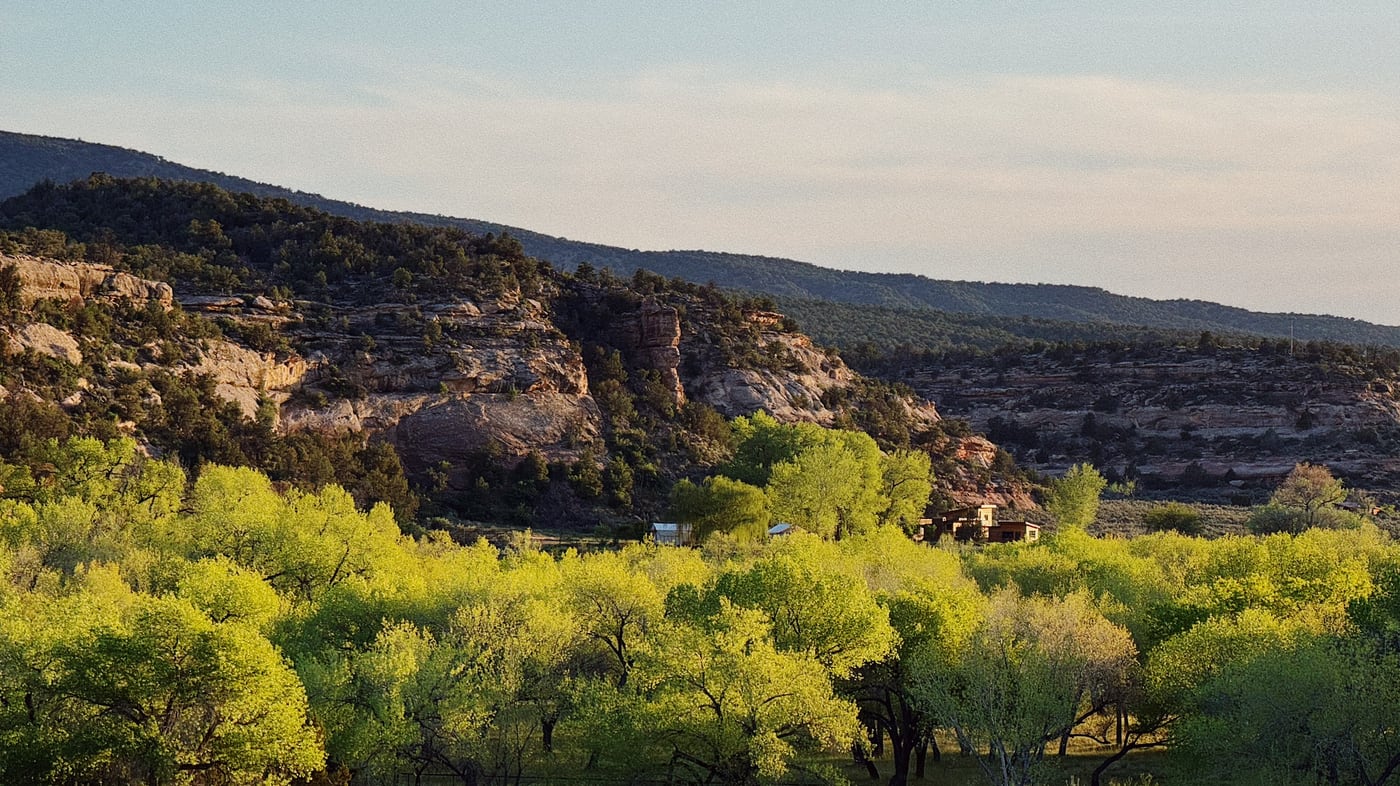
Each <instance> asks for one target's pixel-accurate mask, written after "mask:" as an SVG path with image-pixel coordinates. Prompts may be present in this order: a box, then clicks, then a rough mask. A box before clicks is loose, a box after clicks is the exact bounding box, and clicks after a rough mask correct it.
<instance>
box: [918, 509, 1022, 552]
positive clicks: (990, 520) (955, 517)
mask: <svg viewBox="0 0 1400 786" xmlns="http://www.w3.org/2000/svg"><path fill="white" fill-rule="evenodd" d="M944 535H952V536H953V539H954V540H975V541H979V542H983V543H1012V542H1016V541H1022V540H1024V541H1030V542H1035V541H1037V540H1040V525H1039V524H1034V523H1032V522H1029V521H1026V520H1025V518H1024V517H1023V518H1019V519H1003V518H998V516H997V506H996V505H992V504H984V505H976V506H971V507H965V508H954V509H953V510H950V511H948V512H946V513H944V514H943V515H941V516H939V517H938V522H937V525H936V526H935V528H934V539H935V540H936V539H937V538H940V537H943V536H944Z"/></svg>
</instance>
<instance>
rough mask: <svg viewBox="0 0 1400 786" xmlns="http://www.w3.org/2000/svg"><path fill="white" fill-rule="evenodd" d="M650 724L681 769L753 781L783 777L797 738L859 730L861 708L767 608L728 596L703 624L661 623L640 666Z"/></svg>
mask: <svg viewBox="0 0 1400 786" xmlns="http://www.w3.org/2000/svg"><path fill="white" fill-rule="evenodd" d="M637 680H638V682H639V683H640V684H641V686H642V687H643V689H644V690H645V691H646V694H647V696H648V701H647V702H646V704H645V705H644V707H643V708H642V709H641V710H640V713H641V716H642V717H641V720H642V724H643V726H644V727H645V728H647V729H650V730H651V732H652V734H654V735H655V739H656V740H657V742H659V743H661V744H662V745H665V746H669V747H670V749H671V750H670V753H671V757H670V761H671V766H672V767H673V768H674V770H675V771H676V772H677V773H678V774H679V773H690V774H691V777H692V778H694V779H695V780H697V781H704V782H709V781H711V780H717V781H719V782H721V783H731V784H752V783H757V782H758V780H759V779H760V778H764V779H774V778H779V777H781V776H782V775H783V774H784V773H786V772H787V770H788V768H789V767H790V766H791V763H792V760H793V758H794V756H795V755H796V753H797V750H798V747H799V746H804V745H813V744H815V745H817V746H823V747H837V746H843V745H849V744H850V743H851V742H852V741H853V740H854V738H855V735H856V730H857V725H856V708H855V706H854V705H853V704H851V703H850V702H848V701H845V700H843V699H840V698H838V697H837V696H836V695H835V694H834V693H833V691H832V687H831V682H830V680H829V679H828V678H827V676H826V673H825V671H824V670H823V668H822V665H821V664H820V663H819V662H817V660H816V659H814V658H812V657H811V656H810V655H806V654H802V653H798V652H791V651H784V650H783V649H781V648H779V647H777V646H775V643H774V641H773V638H772V637H771V636H770V635H769V623H768V620H767V618H766V617H765V615H763V614H762V613H760V612H757V611H749V610H743V609H739V608H737V607H735V606H732V605H730V604H729V603H728V602H727V601H722V602H721V606H720V609H719V611H718V613H717V614H715V615H714V616H713V617H711V618H709V619H707V620H706V622H705V624H704V626H703V627H702V626H697V625H690V624H673V625H666V626H664V627H662V628H661V629H660V630H659V631H658V632H657V635H656V636H655V637H654V639H653V642H652V646H651V647H650V648H649V649H648V652H647V655H646V657H645V658H644V659H643V660H642V661H641V662H640V664H639V665H638V668H637Z"/></svg>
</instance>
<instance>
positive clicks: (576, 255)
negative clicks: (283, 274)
mask: <svg viewBox="0 0 1400 786" xmlns="http://www.w3.org/2000/svg"><path fill="white" fill-rule="evenodd" d="M98 171H101V172H107V173H108V174H112V175H115V176H119V177H147V176H154V177H161V178H167V179H175V180H191V181H198V182H208V183H213V184H216V185H219V186H220V187H223V188H226V189H229V190H233V191H241V192H247V193H252V194H257V195H259V196H276V197H282V198H285V199H288V200H290V201H292V202H294V203H297V204H301V205H307V206H312V207H316V208H319V209H321V210H325V211H327V212H330V213H334V214H337V215H341V216H347V217H351V218H356V219H360V220H376V221H397V222H403V221H411V222H417V223H424V224H430V225H435V226H450V227H458V228H462V229H466V230H469V231H472V232H478V233H482V232H494V233H500V232H502V231H509V232H510V234H511V235H512V236H514V237H515V238H517V239H518V240H520V242H521V244H522V245H523V246H524V249H525V251H526V253H528V254H530V255H532V256H535V257H539V258H541V259H545V260H548V261H549V262H551V263H553V264H554V265H555V266H557V267H559V268H561V269H564V270H572V269H574V268H576V267H577V266H578V265H580V264H584V263H587V264H589V265H591V266H593V267H595V268H602V267H608V268H611V269H613V270H614V271H616V272H617V273H619V274H627V275H630V274H631V273H632V272H633V271H635V270H637V269H647V270H651V271H653V272H656V273H659V274H661V275H663V276H668V277H675V278H683V279H686V280H688V281H693V282H696V283H709V282H713V283H715V284H716V285H718V286H720V287H725V288H733V289H744V290H749V291H756V292H763V293H766V294H769V295H773V296H776V297H783V298H801V299H819V300H831V301H837V302H843V303H851V304H860V305H879V306H891V307H901V308H916V309H933V310H939V311H947V312H957V313H968V314H978V315H985V316H991V317H1033V318H1037V319H1050V320H1063V321H1068V322H1079V323H1091V324H1092V323H1114V324H1119V325H1140V326H1147V327H1154V328H1165V329H1170V330H1187V331H1195V332H1199V331H1205V330H1209V331H1213V332H1223V333H1251V334H1256V335H1263V336H1273V337H1280V336H1289V335H1294V336H1296V337H1298V338H1300V339H1305V340H1313V339H1316V340H1328V341H1340V342H1347V343H1357V344H1386V345H1391V346H1400V328H1397V327H1389V326H1382V325H1375V324H1371V323H1368V322H1363V321H1360V320H1355V319H1347V318H1342V317H1333V316H1323V315H1308V314H1278V313H1262V312H1255V311H1249V310H1247V309H1242V308H1235V307H1231V306H1224V305H1220V304H1218V303H1210V302H1206V301H1200V300H1151V299H1148V298H1138V297H1125V296H1122V295H1116V294H1113V293H1112V292H1109V291H1107V290H1104V289H1100V288H1097V287H1081V286H1064V285H1050V284H998V283H984V282H972V281H944V280H935V279H930V278H925V277H923V276H917V275H912V274H890V273H863V272H855V271H844V270H834V269H831V268H824V267H819V266H817V265H812V264H808V263H805V262H798V261H794V260H790V259H777V258H772V257H760V256H752V255H746V254H726V253H718V252H710V251H638V250H629V249H623V248H617V247H613V246H605V245H600V244H596V243H583V242H578V241H573V240H567V239H565V238H558V237H551V236H548V235H544V234H540V233H536V232H530V231H528V230H523V229H519V228H515V227H506V226H503V225H500V224H493V223H490V222H485V221H478V220H472V219H462V218H450V217H446V216H435V215H427V214H422V213H398V212H390V211H382V210H375V209H373V208H368V207H364V206H362V205H355V204H351V203H348V202H340V201H337V200H332V199H327V198H325V197H322V196H319V195H317V194H307V193H303V192H298V191H291V190H289V189H284V188H280V187H277V186H272V185H267V184H263V183H256V182H253V181H250V180H245V179H243V178H238V177H232V176H229V175H224V174H220V173H216V172H209V171H205V170H200V169H194V168H191V167H185V166H181V165H179V164H175V163H173V162H170V161H166V160H165V159H163V158H160V157H157V156H153V155H150V154H147V153H141V152H137V151H134V150H126V149H123V148H118V147H112V146H108V145H97V144H91V143H87V142H80V141H75V140H65V139H55V138H51V137H40V136H29V135H23V134H14V133H6V132H0V198H3V197H7V196H12V195H15V194H19V193H22V192H23V191H25V190H27V189H28V188H29V187H30V186H32V185H33V184H34V183H35V182H38V181H40V180H43V179H49V180H53V181H55V182H60V183H61V182H67V181H69V180H73V179H77V178H83V177H87V176H88V175H89V174H91V173H92V172H98ZM843 338H844V337H843ZM839 343H852V342H850V341H848V340H845V341H843V342H839Z"/></svg>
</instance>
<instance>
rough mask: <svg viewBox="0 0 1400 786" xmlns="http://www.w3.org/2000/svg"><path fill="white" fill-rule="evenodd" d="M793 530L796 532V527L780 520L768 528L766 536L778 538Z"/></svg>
mask: <svg viewBox="0 0 1400 786" xmlns="http://www.w3.org/2000/svg"><path fill="white" fill-rule="evenodd" d="M794 532H797V527H794V526H793V525H791V524H789V523H787V522H786V521H780V522H778V523H777V524H774V525H773V526H771V527H769V528H768V537H770V538H778V537H782V536H783V535H791V534H792V533H794Z"/></svg>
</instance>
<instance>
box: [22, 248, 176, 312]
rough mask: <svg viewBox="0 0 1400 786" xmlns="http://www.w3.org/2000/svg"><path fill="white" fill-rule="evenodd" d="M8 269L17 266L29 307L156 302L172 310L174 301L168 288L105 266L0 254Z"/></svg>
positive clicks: (23, 296) (23, 295) (25, 301)
mask: <svg viewBox="0 0 1400 786" xmlns="http://www.w3.org/2000/svg"><path fill="white" fill-rule="evenodd" d="M9 265H14V266H15V268H16V270H17V271H18V273H19V280H20V285H21V290H20V292H21V298H22V299H23V301H24V304H25V305H26V306H29V305H33V304H34V302H35V301H38V300H62V301H70V300H73V299H75V298H76V299H78V300H86V299H88V298H94V297H95V298H99V299H103V300H108V301H116V300H128V301H131V302H133V303H142V304H144V303H146V302H148V301H152V300H154V301H156V302H157V303H159V304H160V305H161V306H162V307H164V308H166V309H169V308H170V304H171V300H172V297H173V292H172V290H171V288H170V285H169V284H165V283H161V282H158V281H147V280H146V279H143V278H137V277H136V276H133V275H131V274H129V273H121V272H118V271H115V270H113V269H112V268H110V267H108V266H106V265H93V264H88V263H84V262H60V261H57V260H52V259H40V258H39V257H32V256H27V255H16V256H7V255H3V254H0V267H7V266H9Z"/></svg>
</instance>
